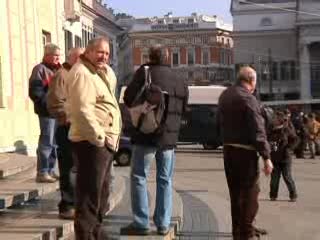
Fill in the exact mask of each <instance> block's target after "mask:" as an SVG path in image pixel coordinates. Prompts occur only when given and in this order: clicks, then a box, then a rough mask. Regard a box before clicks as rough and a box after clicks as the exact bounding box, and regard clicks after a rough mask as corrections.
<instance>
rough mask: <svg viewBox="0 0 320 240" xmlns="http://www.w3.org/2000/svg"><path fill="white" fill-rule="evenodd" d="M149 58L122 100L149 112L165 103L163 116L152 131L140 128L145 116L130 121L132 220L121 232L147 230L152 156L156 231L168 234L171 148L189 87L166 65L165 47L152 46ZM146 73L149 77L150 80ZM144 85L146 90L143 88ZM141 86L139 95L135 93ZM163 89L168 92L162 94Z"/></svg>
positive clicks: (129, 232)
mask: <svg viewBox="0 0 320 240" xmlns="http://www.w3.org/2000/svg"><path fill="white" fill-rule="evenodd" d="M149 58H150V63H149V64H147V65H143V66H141V67H140V68H139V69H138V70H137V72H136V73H135V75H134V78H133V80H132V82H131V83H130V84H129V86H128V88H127V90H126V92H125V95H124V102H125V105H126V106H127V107H128V108H129V111H131V112H132V108H134V107H137V106H138V105H139V104H140V105H141V104H147V105H148V106H147V108H146V109H147V110H148V111H154V112H153V113H152V112H151V113H152V114H157V111H158V110H157V109H159V107H160V108H161V104H165V107H164V111H163V110H161V111H162V112H163V113H162V114H163V116H162V117H161V121H160V125H159V126H158V127H156V128H155V129H153V130H151V128H150V129H149V130H150V132H145V131H144V130H143V129H142V128H141V126H143V124H145V122H144V121H146V122H148V121H147V120H146V119H145V118H144V119H142V118H141V116H140V117H139V118H140V120H139V121H140V124H139V123H138V122H139V121H137V122H135V123H133V125H135V130H134V131H133V134H132V136H131V139H132V142H133V155H132V165H131V206H132V213H133V223H131V224H130V225H129V226H127V227H124V228H122V229H121V234H123V235H148V234H149V232H150V230H149V227H150V225H149V206H148V194H147V176H148V172H149V169H150V166H151V163H152V161H153V159H154V158H155V159H156V165H157V177H156V181H157V195H156V207H155V212H154V217H153V220H154V223H155V225H156V227H157V231H158V234H160V235H166V234H167V233H168V231H169V225H170V219H171V213H172V176H173V171H174V161H175V154H174V147H175V145H176V142H177V139H178V133H179V129H180V122H181V116H182V113H183V111H184V110H185V109H186V106H187V102H188V86H187V85H186V82H185V81H184V79H181V78H178V76H176V74H175V73H174V72H173V71H172V69H171V68H170V67H169V66H167V65H165V64H166V63H167V62H168V49H162V48H161V47H160V46H156V47H152V48H151V49H150V52H149ZM145 66H148V69H145ZM146 70H147V71H146ZM146 76H150V77H151V81H150V79H149V80H148V78H147V77H146ZM146 80H147V82H148V81H149V83H148V84H147V85H146V84H145V83H146ZM150 82H151V84H150ZM146 86H148V87H147V90H145V89H143V88H146ZM141 89H142V93H141V96H137V94H138V95H139V93H140V92H141ZM164 92H166V93H167V94H163V93H164ZM163 98H164V99H163ZM137 99H139V100H137ZM136 100H137V101H136ZM148 111H147V112H145V113H144V114H145V116H146V115H148ZM145 116H144V117H145ZM131 117H132V114H131ZM132 119H133V118H132Z"/></svg>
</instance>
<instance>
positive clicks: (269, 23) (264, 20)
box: [260, 17, 272, 26]
mask: <svg viewBox="0 0 320 240" xmlns="http://www.w3.org/2000/svg"><path fill="white" fill-rule="evenodd" d="M260 25H261V26H272V20H271V18H268V17H265V18H262V19H261V22H260Z"/></svg>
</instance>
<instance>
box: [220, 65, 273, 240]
mask: <svg viewBox="0 0 320 240" xmlns="http://www.w3.org/2000/svg"><path fill="white" fill-rule="evenodd" d="M256 82H257V74H256V72H255V70H254V69H252V68H250V67H243V68H241V69H240V71H239V74H238V79H237V82H236V84H235V85H234V86H231V87H229V88H228V89H227V90H225V91H224V92H223V93H222V94H221V96H220V99H219V105H218V121H219V125H220V129H221V132H222V139H223V145H224V148H223V155H224V166H225V174H226V178H227V183H228V187H229V193H230V200H231V217H232V234H233V239H234V240H249V239H250V240H253V239H259V238H258V237H259V234H260V233H261V231H258V229H257V228H255V227H254V226H253V222H254V220H255V217H256V214H257V212H258V194H259V191H260V188H259V169H258V166H259V165H258V159H259V156H258V155H260V156H261V157H262V159H263V162H264V172H265V174H266V175H270V174H271V172H272V169H273V165H272V163H271V160H270V146H269V143H268V142H267V136H266V132H265V126H264V120H263V118H262V115H261V111H260V106H259V103H258V101H257V99H256V98H255V97H254V96H253V95H252V94H253V92H254V90H255V88H256Z"/></svg>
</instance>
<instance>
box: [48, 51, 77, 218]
mask: <svg viewBox="0 0 320 240" xmlns="http://www.w3.org/2000/svg"><path fill="white" fill-rule="evenodd" d="M82 53H83V49H82V48H72V49H70V50H69V53H68V57H67V62H65V63H63V64H62V68H61V69H60V70H59V71H58V72H56V74H55V75H54V77H53V79H52V81H51V82H50V84H49V91H48V100H47V105H48V110H49V113H50V114H51V115H52V116H53V117H55V118H56V120H57V123H58V127H57V130H56V141H57V145H58V149H57V150H58V163H59V164H58V165H59V172H60V178H59V181H60V192H61V201H60V203H59V216H60V217H61V218H63V219H73V218H74V186H73V185H72V183H71V178H70V174H71V169H72V167H73V165H74V163H73V158H72V151H71V142H70V140H69V139H68V133H69V128H70V122H69V120H68V119H67V111H66V107H67V106H66V89H65V86H66V83H65V81H66V77H67V74H68V72H69V71H70V69H71V67H72V66H73V65H74V64H75V63H76V62H77V61H78V59H79V57H80V55H81V54H82Z"/></svg>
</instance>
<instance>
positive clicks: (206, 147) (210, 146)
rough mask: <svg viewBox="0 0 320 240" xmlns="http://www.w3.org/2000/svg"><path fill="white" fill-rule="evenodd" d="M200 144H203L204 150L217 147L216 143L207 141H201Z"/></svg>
mask: <svg viewBox="0 0 320 240" xmlns="http://www.w3.org/2000/svg"><path fill="white" fill-rule="evenodd" d="M202 146H203V149H205V150H215V149H217V148H218V147H219V146H218V145H217V144H209V143H203V144H202Z"/></svg>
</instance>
